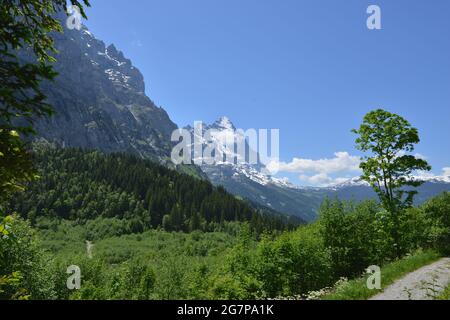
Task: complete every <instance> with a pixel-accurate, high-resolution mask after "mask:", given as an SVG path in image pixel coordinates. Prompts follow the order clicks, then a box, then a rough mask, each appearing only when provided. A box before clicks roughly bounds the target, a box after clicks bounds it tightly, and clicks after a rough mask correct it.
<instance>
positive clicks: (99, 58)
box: [36, 27, 177, 160]
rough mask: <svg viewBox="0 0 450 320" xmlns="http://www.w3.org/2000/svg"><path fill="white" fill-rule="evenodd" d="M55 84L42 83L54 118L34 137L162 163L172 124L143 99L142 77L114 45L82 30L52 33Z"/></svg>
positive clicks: (168, 147) (42, 122)
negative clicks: (53, 34)
mask: <svg viewBox="0 0 450 320" xmlns="http://www.w3.org/2000/svg"><path fill="white" fill-rule="evenodd" d="M55 46H56V48H57V50H58V51H59V53H58V54H57V55H56V56H55V58H56V59H57V63H56V64H55V69H56V71H57V72H58V73H59V75H58V76H57V78H56V80H55V81H54V82H47V83H45V84H43V90H44V92H45V94H46V95H47V96H48V101H49V102H50V103H51V104H52V105H53V106H54V109H55V115H54V116H53V117H51V118H49V119H45V120H40V121H38V122H37V125H36V128H37V131H38V137H40V138H44V139H45V140H48V141H52V142H55V143H56V144H58V145H60V146H63V147H64V146H65V147H68V146H70V147H83V148H87V149H93V148H95V149H99V150H102V151H104V152H117V151H121V152H130V153H133V154H137V155H139V156H142V157H145V158H151V159H155V160H164V159H166V158H167V157H168V156H169V155H170V150H171V142H170V135H171V133H172V131H173V130H174V129H176V127H177V126H176V125H175V124H174V123H173V122H172V121H171V120H170V118H169V116H168V115H167V113H166V111H165V110H164V109H162V108H159V107H157V106H156V105H155V104H154V103H153V102H152V101H151V100H150V99H149V98H148V97H147V96H146V95H145V84H144V78H143V76H142V74H141V73H140V72H139V70H138V69H136V67H134V66H133V65H132V63H131V61H130V60H129V59H127V58H125V57H124V55H123V54H122V52H120V51H118V50H117V49H116V48H115V47H114V45H110V46H108V47H106V46H105V44H104V43H103V42H102V41H100V40H98V39H96V38H95V37H94V36H93V35H92V34H91V33H90V32H89V31H88V30H87V28H86V27H83V28H82V30H79V31H78V30H68V29H66V28H65V30H64V33H62V34H61V33H58V34H56V35H55Z"/></svg>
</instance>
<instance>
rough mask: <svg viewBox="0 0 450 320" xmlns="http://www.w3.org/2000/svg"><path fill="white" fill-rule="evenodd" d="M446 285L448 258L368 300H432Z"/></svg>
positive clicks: (448, 280) (449, 273)
mask: <svg viewBox="0 0 450 320" xmlns="http://www.w3.org/2000/svg"><path fill="white" fill-rule="evenodd" d="M381 277H383V275H382V276H381ZM381 279H383V278H381ZM382 281H383V280H382ZM448 284H450V258H442V259H441V260H439V261H437V262H434V263H432V264H429V265H427V266H425V267H422V268H420V269H418V270H416V271H414V272H411V273H409V274H407V275H406V276H405V277H403V278H402V279H400V280H397V281H396V282H394V283H393V284H392V285H390V286H389V287H387V288H386V289H384V291H383V292H381V293H379V294H377V295H376V296H373V297H372V298H370V300H433V298H434V297H436V296H437V295H439V293H440V292H441V291H443V290H444V289H445V287H447V286H448Z"/></svg>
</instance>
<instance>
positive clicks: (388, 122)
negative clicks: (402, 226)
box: [353, 109, 431, 244]
mask: <svg viewBox="0 0 450 320" xmlns="http://www.w3.org/2000/svg"><path fill="white" fill-rule="evenodd" d="M353 132H354V133H356V134H358V138H357V139H356V145H357V148H358V149H359V150H361V151H363V152H368V153H369V155H367V156H365V157H364V158H363V159H362V160H363V161H362V162H361V165H360V167H361V169H362V170H363V175H362V179H363V180H365V181H367V182H368V183H370V185H371V186H372V187H373V189H374V190H375V192H376V193H377V194H378V196H379V198H380V201H381V203H382V205H383V207H384V208H385V209H386V210H387V211H388V212H390V213H391V214H392V217H393V220H394V233H395V234H394V235H393V236H394V239H395V241H396V243H397V244H398V243H399V234H398V228H399V219H398V214H399V211H401V210H403V209H405V208H408V207H411V206H412V204H413V200H414V196H415V194H417V191H416V190H415V189H414V188H415V187H419V186H420V185H421V184H422V183H423V182H422V181H418V180H415V179H413V178H412V173H413V172H414V171H417V170H422V171H429V170H431V167H430V166H429V165H428V163H427V161H425V160H424V159H420V158H417V157H415V156H414V155H411V154H410V153H411V152H412V151H414V147H415V145H416V144H417V143H419V142H420V139H419V133H418V130H417V129H416V128H414V127H412V126H411V124H410V123H409V122H408V121H407V120H406V119H404V118H402V117H401V116H399V115H396V114H393V113H390V112H388V111H385V110H382V109H378V110H375V111H371V112H369V113H368V114H366V115H365V117H364V120H363V123H362V124H361V126H360V127H359V129H355V130H353Z"/></svg>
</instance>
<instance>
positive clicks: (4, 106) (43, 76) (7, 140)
mask: <svg viewBox="0 0 450 320" xmlns="http://www.w3.org/2000/svg"><path fill="white" fill-rule="evenodd" d="M70 2H71V3H72V5H76V6H78V7H79V8H80V13H81V14H82V15H83V16H84V17H85V14H84V11H83V5H82V4H81V3H80V2H79V1H77V0H71V1H70ZM82 2H83V3H84V4H85V5H87V6H89V2H88V0H83V1H82ZM66 6H67V1H66V0H20V1H17V0H0V84H1V86H0V200H4V198H6V197H7V195H9V194H10V192H11V191H14V190H16V189H18V188H19V189H20V188H21V184H22V183H23V182H24V181H29V180H31V179H33V178H34V177H35V175H34V172H33V170H32V166H31V160H30V155H29V153H28V152H27V150H26V145H25V143H24V142H23V141H22V139H21V137H20V135H24V136H28V135H30V134H33V133H34V131H33V120H34V119H36V118H38V117H42V116H49V115H51V113H52V108H51V106H50V105H49V104H48V103H47V102H46V101H45V100H46V97H45V95H44V94H43V92H42V91H41V89H40V83H41V82H42V81H43V80H52V79H53V78H54V77H55V76H56V73H55V72H54V70H53V67H52V65H51V63H52V62H54V61H55V59H54V58H53V57H52V56H51V54H52V53H54V52H56V50H55V48H54V43H53V39H52V38H51V34H52V32H53V31H57V32H61V31H62V27H61V24H60V22H59V21H58V19H57V18H56V15H55V14H56V13H57V12H60V11H63V10H64V11H66V10H67V8H66ZM24 57H31V59H27V58H25V59H24ZM29 60H31V61H32V62H29Z"/></svg>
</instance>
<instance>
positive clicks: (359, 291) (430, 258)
mask: <svg viewBox="0 0 450 320" xmlns="http://www.w3.org/2000/svg"><path fill="white" fill-rule="evenodd" d="M439 258H440V255H439V254H438V253H436V252H435V251H431V250H428V251H419V252H417V253H415V254H413V255H411V256H408V257H406V258H403V259H401V260H397V261H394V262H391V263H389V264H387V265H385V266H384V267H382V268H381V289H380V290H376V289H375V290H370V289H368V288H367V285H366V282H367V276H363V277H361V278H358V279H354V280H350V281H348V282H345V283H344V284H342V285H340V286H338V287H337V288H335V289H334V290H333V292H332V293H330V294H327V295H325V296H323V297H322V299H323V300H366V299H368V298H370V297H372V296H374V295H376V294H378V293H380V292H381V291H383V290H384V289H385V288H386V287H388V286H389V285H391V284H392V283H393V282H394V281H395V280H397V279H399V278H401V277H403V276H404V275H406V274H408V273H410V272H412V271H415V270H417V269H419V268H421V267H423V266H425V265H427V264H430V263H432V262H434V261H436V260H438V259H439Z"/></svg>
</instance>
